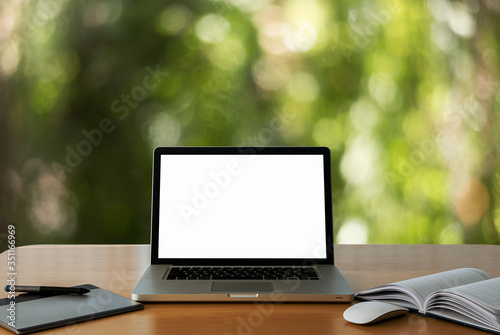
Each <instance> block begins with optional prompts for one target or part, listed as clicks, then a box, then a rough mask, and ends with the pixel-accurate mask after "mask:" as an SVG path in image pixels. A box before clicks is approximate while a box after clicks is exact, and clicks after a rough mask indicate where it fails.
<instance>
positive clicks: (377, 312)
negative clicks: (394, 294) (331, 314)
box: [344, 301, 408, 325]
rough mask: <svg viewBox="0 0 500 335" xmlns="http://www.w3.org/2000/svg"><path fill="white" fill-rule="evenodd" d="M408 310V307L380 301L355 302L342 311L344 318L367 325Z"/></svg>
mask: <svg viewBox="0 0 500 335" xmlns="http://www.w3.org/2000/svg"><path fill="white" fill-rule="evenodd" d="M406 312H408V308H404V307H400V306H397V305H393V304H389V303H387V302H380V301H366V302H360V303H357V304H355V305H353V306H351V307H349V308H348V309H346V310H345V312H344V319H346V320H347V321H349V322H352V323H356V324H358V325H369V324H372V323H375V322H379V321H382V320H386V319H390V318H393V317H396V316H399V315H403V314H404V313H406Z"/></svg>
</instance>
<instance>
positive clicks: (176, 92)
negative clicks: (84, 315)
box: [0, 0, 500, 244]
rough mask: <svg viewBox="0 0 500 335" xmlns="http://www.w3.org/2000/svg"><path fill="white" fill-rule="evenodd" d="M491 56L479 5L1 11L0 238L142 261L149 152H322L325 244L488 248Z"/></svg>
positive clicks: (483, 7) (227, 1)
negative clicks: (124, 254)
mask: <svg viewBox="0 0 500 335" xmlns="http://www.w3.org/2000/svg"><path fill="white" fill-rule="evenodd" d="M498 41H500V5H499V3H498V2H496V1H490V0H484V1H479V0H464V1H449V0H430V1H419V0H400V1H397V0H395V1H391V0H388V1H327V0H307V1H306V0H291V1H272V0H256V1H248V0H212V1H210V0H205V1H195V0H180V1H131V0H102V1H90V0H89V1H80V0H51V1H49V0H26V1H3V2H2V3H1V4H0V87H1V91H0V103H1V106H2V109H1V111H0V140H1V142H0V155H1V157H2V159H1V163H0V172H1V175H0V176H1V179H0V180H1V182H0V183H1V184H0V187H1V198H0V211H1V212H0V214H1V217H2V219H1V220H2V221H3V222H4V224H14V225H16V228H17V241H18V244H34V243H147V242H148V241H149V225H150V197H151V192H150V190H151V160H152V151H153V148H154V147H156V146H205V145H210V146H240V145H248V146H268V145H280V146H281V145H294V146H316V145H319V146H328V147H329V148H330V149H331V150H332V163H333V164H332V166H333V192H334V211H335V212H334V217H335V222H334V224H335V232H336V241H337V242H338V243H495V244H498V243H500V237H499V232H500V212H499V209H500V205H499V200H500V192H499V191H500V189H499V186H500V185H499V172H500V170H499V167H498V162H499V154H500V151H499V144H500V142H499V138H498V137H499V135H498V134H500V131H499V122H498V118H499V113H500V94H499V89H498V87H499V85H500V79H499V74H500V73H499V63H500V58H499V55H500V54H499V52H500V51H499V42H498ZM96 129H99V131H97V130H96ZM100 133H102V136H100V135H99V134H100Z"/></svg>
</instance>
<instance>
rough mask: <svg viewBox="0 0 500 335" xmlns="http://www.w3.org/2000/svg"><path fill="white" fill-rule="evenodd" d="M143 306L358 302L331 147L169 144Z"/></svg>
mask: <svg viewBox="0 0 500 335" xmlns="http://www.w3.org/2000/svg"><path fill="white" fill-rule="evenodd" d="M153 156H154V158H153V195H152V215H151V217H152V222H151V265H150V266H149V267H148V269H147V270H146V272H145V273H144V275H143V276H142V278H141V279H140V281H139V282H138V284H137V285H136V287H135V288H134V290H133V292H132V299H133V300H136V301H143V302H148V301H163V302H166V301H172V302H174V301H177V302H181V301H182V302H188V301H191V302H208V301H218V302H244V301H248V302H253V301H267V302H277V301H279V302H349V301H352V300H353V297H354V292H353V291H352V290H351V288H350V287H349V285H348V283H347V282H346V280H345V279H344V277H343V276H342V274H341V273H340V272H339V270H338V269H337V267H336V266H335V264H334V253H333V220H332V194H331V191H332V190H331V168H330V150H329V149H328V148H326V147H159V148H156V149H155V151H154V154H153Z"/></svg>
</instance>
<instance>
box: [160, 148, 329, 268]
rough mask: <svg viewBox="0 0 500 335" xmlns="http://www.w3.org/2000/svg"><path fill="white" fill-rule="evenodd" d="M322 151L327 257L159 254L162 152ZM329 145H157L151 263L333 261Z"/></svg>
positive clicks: (165, 153)
mask: <svg viewBox="0 0 500 335" xmlns="http://www.w3.org/2000/svg"><path fill="white" fill-rule="evenodd" d="M168 154H173V155H193V154H195V155H291V154H293V155H322V156H323V169H324V174H323V175H324V185H325V187H324V192H325V194H324V196H325V231H326V256H327V257H326V258H306V259H303V258H299V259H298V258H280V259H269V258H251V259H250V258H245V259H241V258H226V259H220V258H217V259H208V258H201V259H200V258H159V257H158V245H159V214H160V211H159V201H160V170H161V169H160V164H161V159H160V157H161V155H168ZM331 185H332V182H331V160H330V149H329V148H327V147H158V148H156V149H155V150H154V152H153V194H152V204H151V207H152V208H151V264H175V265H255V264H259V265H314V264H318V265H319V264H332V265H333V264H334V251H333V214H332V186H331Z"/></svg>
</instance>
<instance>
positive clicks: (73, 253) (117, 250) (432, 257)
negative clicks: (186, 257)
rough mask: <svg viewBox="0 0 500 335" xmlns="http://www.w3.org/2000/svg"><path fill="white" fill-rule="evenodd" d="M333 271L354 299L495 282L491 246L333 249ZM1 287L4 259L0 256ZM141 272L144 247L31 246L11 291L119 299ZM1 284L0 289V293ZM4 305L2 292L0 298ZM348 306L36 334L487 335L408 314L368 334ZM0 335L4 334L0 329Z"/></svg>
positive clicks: (187, 313) (226, 312) (496, 263)
mask: <svg viewBox="0 0 500 335" xmlns="http://www.w3.org/2000/svg"><path fill="white" fill-rule="evenodd" d="M335 259H336V264H337V266H338V267H339V269H340V270H341V272H342V273H343V274H344V276H345V277H346V279H347V281H348V282H349V284H350V285H351V287H352V289H353V290H354V291H355V292H357V291H360V290H363V289H367V288H370V287H373V286H376V285H381V284H386V283H390V282H394V281H399V280H403V279H408V278H411V277H416V276H421V275H426V274H430V273H434V272H439V271H444V270H450V269H454V268H457V267H476V268H480V269H483V270H485V271H487V272H488V273H490V274H491V275H492V276H494V277H498V276H500V246H496V245H337V246H336V247H335ZM0 264H1V266H2V269H4V270H3V271H2V272H3V273H2V279H3V283H4V284H5V283H6V279H7V273H8V272H9V271H8V270H7V253H6V252H4V253H2V254H0ZM148 265H149V246H147V245H44V246H42V245H36V246H26V247H19V248H17V249H16V266H17V274H18V275H17V283H18V284H25V285H34V284H37V285H60V286H71V285H78V284H84V283H91V284H94V285H97V286H100V287H102V288H105V289H108V290H110V291H113V292H115V293H118V294H121V295H123V296H125V297H129V298H130V296H131V292H132V289H133V288H134V286H135V284H136V283H137V281H138V280H139V278H140V277H141V275H142V274H143V272H144V270H145V269H146V268H147V266H148ZM4 284H2V285H4ZM4 297H6V293H5V292H2V293H1V294H0V298H4ZM349 306H350V304H320V303H318V304H306V303H302V304H296V303H294V304H254V303H235V304H229V303H201V304H199V303H154V304H146V305H145V309H144V310H142V311H136V312H132V313H127V314H122V315H116V316H112V317H107V318H104V319H98V320H94V321H91V322H86V323H80V324H76V325H72V326H69V327H66V328H64V327H63V328H57V329H52V330H48V331H44V332H40V334H68V335H73V334H75V335H79V334H159V333H165V334H221V335H228V334H238V335H250V334H301V335H302V334H342V335H344V334H374V333H380V334H401V335H403V334H439V335H442V334H487V333H485V332H482V331H479V330H476V329H472V328H468V327H465V326H461V325H457V324H454V323H451V322H447V321H442V320H437V319H431V318H423V317H419V316H417V315H413V314H409V315H407V316H403V317H400V318H396V319H393V320H391V321H387V322H383V323H379V324H375V325H372V326H358V325H353V324H350V323H348V322H347V321H345V320H344V319H343V317H342V313H343V312H344V310H345V309H346V308H347V307H349ZM0 334H10V332H9V331H7V330H5V329H0Z"/></svg>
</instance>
